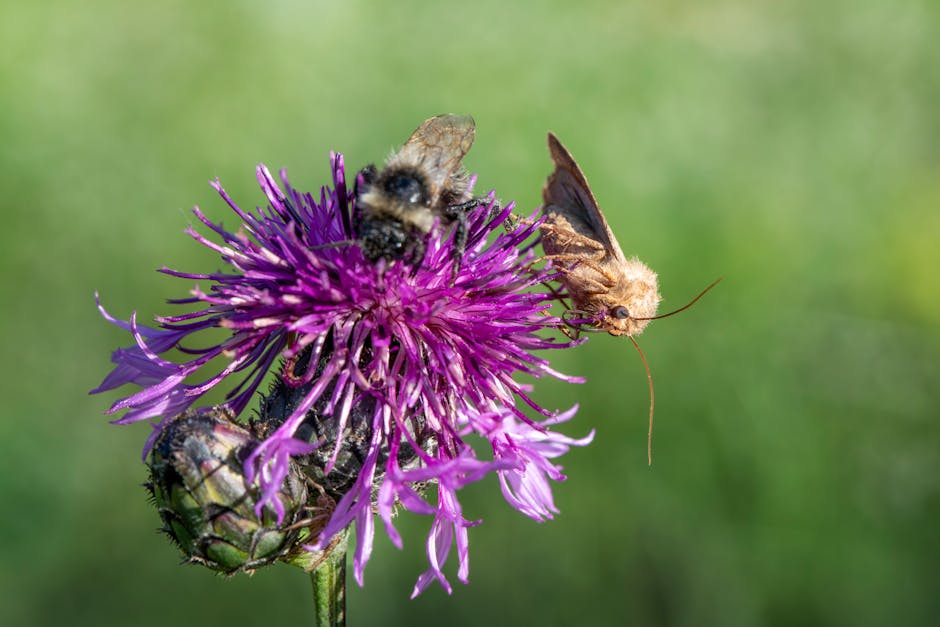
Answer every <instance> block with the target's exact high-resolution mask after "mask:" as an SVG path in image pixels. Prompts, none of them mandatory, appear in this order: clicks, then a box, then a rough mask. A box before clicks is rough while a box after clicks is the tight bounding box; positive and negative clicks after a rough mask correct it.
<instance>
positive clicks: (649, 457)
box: [627, 281, 717, 466]
mask: <svg viewBox="0 0 940 627" xmlns="http://www.w3.org/2000/svg"><path fill="white" fill-rule="evenodd" d="M716 282H717V281H716ZM693 302H694V301H693ZM627 337H628V338H630V341H631V342H633V346H634V348H636V352H638V353H639V354H640V359H642V360H643V367H644V368H646V379H647V380H648V381H649V383H650V426H649V431H648V432H647V434H646V462H647V464H649V465H650V466H652V465H653V407H654V406H655V405H656V395H655V394H653V374H652V373H651V372H650V365H649V364H648V363H647V362H646V355H644V354H643V350H642V349H641V348H640V345H639V344H637V342H636V340H635V339H634V338H633V336H632V335H628V336H627Z"/></svg>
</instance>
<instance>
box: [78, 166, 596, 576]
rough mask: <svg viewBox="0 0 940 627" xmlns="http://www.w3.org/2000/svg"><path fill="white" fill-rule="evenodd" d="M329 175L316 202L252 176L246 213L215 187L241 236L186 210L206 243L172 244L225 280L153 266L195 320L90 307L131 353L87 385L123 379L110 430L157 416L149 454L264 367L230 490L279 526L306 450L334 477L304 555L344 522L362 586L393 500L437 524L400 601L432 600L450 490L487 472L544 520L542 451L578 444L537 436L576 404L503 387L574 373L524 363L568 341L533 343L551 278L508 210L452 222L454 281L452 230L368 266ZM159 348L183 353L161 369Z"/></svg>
mask: <svg viewBox="0 0 940 627" xmlns="http://www.w3.org/2000/svg"><path fill="white" fill-rule="evenodd" d="M331 164H332V173H333V187H332V188H323V189H321V191H320V194H319V197H318V198H317V197H314V196H313V195H311V194H309V193H300V192H298V191H296V190H294V189H293V188H291V187H290V185H289V184H288V182H287V178H286V175H285V174H284V173H283V172H282V173H281V179H282V183H283V186H284V189H285V190H286V192H285V191H282V190H281V189H280V187H279V186H278V184H277V183H276V182H275V180H274V179H273V177H272V176H271V175H270V173H269V172H268V170H267V169H266V168H265V167H264V166H260V167H259V168H258V170H257V174H258V182H259V183H260V185H261V188H262V190H263V191H264V193H265V196H266V197H267V201H268V206H267V207H265V208H263V209H261V208H259V209H256V210H255V211H246V210H243V209H241V208H240V207H239V206H238V205H237V204H236V203H235V202H234V201H233V200H232V199H231V198H230V197H229V196H228V194H226V192H225V190H224V189H223V188H222V186H221V184H220V183H219V182H218V181H215V182H214V183H213V184H212V185H213V187H215V189H216V190H217V191H218V192H219V194H220V195H221V197H222V198H223V199H224V200H225V201H226V202H227V203H228V205H229V206H230V207H231V208H232V210H233V211H235V213H236V214H237V215H238V216H239V218H240V220H241V221H242V225H241V228H240V229H239V230H238V231H237V232H234V233H233V232H229V231H227V230H225V229H223V228H222V227H221V226H220V225H216V224H214V223H212V222H211V221H209V220H208V219H207V218H206V217H205V216H204V215H203V214H202V213H201V212H200V211H199V209H198V208H196V209H195V210H194V213H195V215H196V217H197V219H198V220H199V221H200V222H202V223H203V224H204V225H205V226H206V227H208V228H209V229H210V230H211V231H213V232H214V233H215V236H216V237H215V239H216V240H218V241H213V240H210V239H209V238H207V237H204V236H203V235H201V234H199V233H198V232H197V231H195V230H194V229H192V228H190V229H188V233H189V234H190V235H191V236H192V237H193V238H194V239H195V240H196V241H198V242H199V243H201V244H203V245H204V246H206V247H208V248H210V249H212V250H214V251H215V252H217V253H218V254H219V255H221V257H222V260H223V261H224V262H225V263H226V264H227V265H228V266H229V271H228V272H216V273H210V274H192V273H186V272H180V271H176V270H169V269H166V268H164V269H163V270H162V271H163V272H165V273H167V274H169V275H172V276H175V277H180V278H185V279H194V280H196V281H200V282H203V283H205V284H208V286H209V287H208V289H207V290H203V289H201V288H200V287H198V286H197V287H195V288H193V290H192V291H191V297H190V298H186V299H181V300H176V301H171V302H174V303H180V304H188V305H193V304H196V305H197V310H196V311H194V312H192V313H186V314H181V315H176V316H166V317H159V318H157V322H158V326H157V327H156V328H153V327H148V326H144V325H140V324H138V323H137V321H136V319H135V317H134V316H131V318H130V320H129V321H126V322H125V321H122V320H117V319H115V318H113V317H112V316H110V315H109V314H108V313H107V312H106V311H105V310H104V309H103V308H101V311H102V314H103V315H104V316H105V318H106V319H107V320H109V321H110V322H112V323H114V324H116V325H118V326H120V327H122V328H123V329H125V330H128V331H130V332H131V333H132V335H133V337H134V344H133V345H131V346H129V347H126V348H122V349H119V350H117V351H115V353H114V354H113V357H112V360H113V361H114V362H115V364H116V367H115V368H114V370H113V371H112V372H111V373H110V374H109V375H108V376H107V377H106V378H105V380H104V382H103V383H102V384H101V385H100V386H99V387H98V388H97V389H95V390H94V392H101V391H104V390H109V389H113V388H115V387H118V386H120V385H122V384H125V383H132V384H135V385H137V386H139V387H140V390H139V391H137V392H135V393H133V394H131V395H130V396H127V397H125V398H122V399H120V400H119V401H117V402H116V403H114V405H113V406H112V407H111V409H110V410H109V413H114V412H119V411H122V410H126V413H125V414H124V415H123V416H122V417H121V418H119V419H117V420H115V422H116V423H121V424H123V423H129V422H135V421H139V420H144V419H150V418H153V419H158V420H157V422H156V424H155V427H154V433H153V435H151V437H150V439H149V440H148V443H147V447H146V448H145V454H146V452H147V450H149V448H150V447H151V446H152V443H153V441H154V439H155V438H156V437H158V435H159V434H160V433H161V432H162V430H163V429H164V427H165V426H166V425H167V424H169V423H170V421H172V420H173V418H174V416H176V415H178V414H180V413H183V412H185V411H186V410H187V409H188V408H189V407H190V406H192V405H193V404H194V403H196V402H197V401H198V400H199V398H200V397H202V396H203V395H204V394H205V393H206V392H208V391H209V390H211V389H213V388H215V387H216V386H217V385H220V384H222V383H223V382H225V384H226V385H227V386H231V387H229V391H228V394H227V396H226V399H225V402H224V403H223V404H222V407H223V408H224V409H225V410H227V411H230V412H231V413H232V414H235V415H238V414H240V413H241V412H242V411H243V410H245V409H246V407H247V406H248V404H249V402H250V400H251V399H252V397H253V396H254V395H255V393H256V392H257V390H258V388H259V385H260V384H261V383H262V380H263V379H264V378H265V375H266V374H267V373H268V372H269V371H271V370H272V369H274V367H275V366H277V369H278V370H279V374H278V377H279V379H278V380H277V381H276V383H275V386H274V388H272V390H271V392H270V393H269V394H268V396H267V398H266V400H265V403H264V405H263V406H262V410H261V412H260V418H261V425H260V427H259V431H260V432H261V433H262V436H261V437H263V438H264V439H263V440H262V441H260V443H259V444H258V445H257V446H256V447H255V448H254V449H253V451H252V452H251V453H250V455H248V457H247V458H246V459H245V463H244V469H245V475H246V479H247V480H248V481H249V482H250V483H254V482H257V485H259V487H260V491H261V498H260V500H259V502H258V503H257V505H256V507H257V509H258V511H259V516H260V511H261V509H262V508H267V507H270V508H273V510H274V511H275V513H276V515H277V518H278V520H279V521H280V519H281V518H283V516H284V515H285V512H284V509H283V503H282V499H280V498H278V494H279V491H280V490H281V489H282V484H283V483H284V481H285V478H287V477H288V474H289V469H290V468H291V464H292V460H297V459H306V460H308V461H309V460H311V459H314V460H315V461H316V462H317V463H316V465H317V466H318V468H319V470H318V471H317V472H318V473H319V474H318V475H317V477H318V478H322V477H330V476H335V475H341V476H343V477H346V478H345V479H344V480H343V481H339V482H334V484H333V485H334V487H335V486H341V488H337V489H336V492H335V498H336V501H337V502H336V504H335V510H334V511H333V514H332V517H331V518H330V520H329V522H328V523H327V524H326V526H325V528H324V529H323V530H322V532H321V533H320V535H319V538H318V539H317V540H316V542H315V544H312V545H310V547H309V548H310V549H311V550H319V549H322V548H323V547H325V546H326V545H327V544H328V543H329V542H330V540H331V538H333V536H335V535H336V534H337V533H339V532H340V531H342V530H343V529H345V528H346V527H347V526H348V525H350V523H352V522H355V524H356V534H357V548H356V555H355V560H354V573H355V576H356V578H357V580H358V581H359V583H360V584H361V583H362V576H363V569H364V567H365V564H366V562H367V561H368V558H369V554H370V551H371V547H372V540H373V534H374V521H373V510H375V511H377V513H378V514H379V516H380V517H381V519H382V521H383V523H384V525H385V528H386V531H387V532H388V534H389V536H390V538H391V539H392V541H393V543H395V544H396V546H399V547H400V546H401V538H400V536H399V535H398V533H397V531H396V530H395V527H394V525H393V522H392V518H393V515H394V513H395V510H396V508H397V507H398V506H399V505H400V506H401V507H403V508H404V509H406V510H409V511H412V512H416V513H422V514H430V515H433V516H434V522H433V524H432V529H431V532H430V535H429V538H428V558H429V561H430V569H429V570H428V572H427V573H425V574H424V575H422V576H421V578H419V580H418V583H417V585H416V587H415V593H416V594H417V593H418V592H420V591H421V590H423V589H424V588H425V587H426V586H427V585H428V583H429V582H430V581H432V580H434V579H437V580H438V581H440V582H441V584H442V585H443V586H444V587H445V588H446V589H447V590H448V591H449V590H450V586H449V584H448V582H447V580H446V578H445V577H444V575H443V572H442V566H443V564H444V562H445V561H446V558H447V555H448V553H449V550H450V547H451V545H452V543H453V542H454V541H456V544H457V552H458V561H459V567H458V577H459V579H460V580H461V581H466V579H467V575H468V569H469V562H468V553H467V529H468V527H470V526H473V525H475V524H478V521H472V520H468V519H466V518H465V517H464V515H463V513H462V509H461V506H460V503H459V501H458V499H457V492H458V490H459V489H460V488H461V487H463V486H464V485H466V484H468V483H470V482H473V481H476V480H478V479H480V478H482V477H483V476H485V475H486V474H488V473H490V472H497V473H498V474H499V476H500V481H501V483H502V486H503V493H504V495H505V496H506V499H507V500H508V502H509V503H510V504H511V505H513V506H514V507H515V508H516V509H518V510H519V511H521V512H522V513H524V514H526V515H528V516H531V517H532V518H535V519H536V520H542V519H545V518H550V517H551V515H552V512H554V511H556V510H555V507H554V503H553V501H552V496H551V490H550V489H549V487H548V482H547V479H548V478H551V479H554V480H560V479H563V478H564V477H563V475H561V473H560V471H559V469H558V468H557V467H556V466H554V465H552V464H551V463H550V462H549V461H548V460H549V459H550V458H553V457H555V456H557V455H559V454H561V453H562V452H564V451H565V450H567V447H568V446H570V445H572V444H574V445H583V444H586V443H587V442H588V441H589V439H590V436H589V437H588V438H586V439H584V440H571V439H568V438H566V437H565V436H561V435H559V434H556V433H553V432H551V431H549V430H548V428H547V427H548V426H550V425H551V424H554V423H555V422H560V421H562V420H567V419H568V418H570V417H571V416H572V415H573V410H571V411H569V412H566V413H565V414H563V415H560V416H559V415H556V414H555V412H552V411H549V410H547V409H545V408H543V407H541V406H540V405H539V404H538V403H536V402H535V401H534V400H532V399H531V398H530V397H529V391H530V386H528V385H525V384H523V383H521V382H519V381H518V380H517V376H518V375H519V374H527V375H531V376H534V377H541V376H543V375H551V376H554V377H557V378H560V379H563V380H566V381H572V382H574V381H578V379H576V378H573V377H568V376H564V375H561V374H559V373H557V372H556V371H554V370H553V369H552V368H551V367H550V366H549V364H548V361H547V360H546V359H545V358H544V357H542V356H539V355H536V354H534V353H533V351H538V350H542V349H549V348H560V347H565V346H570V345H571V342H567V341H566V342H556V341H554V340H552V339H550V338H548V337H546V335H545V333H543V331H544V330H546V329H557V328H558V327H560V325H561V324H562V322H561V320H559V319H558V318H557V317H554V316H551V315H549V313H548V309H549V307H550V306H551V301H552V299H553V298H554V297H553V296H551V295H546V294H545V293H543V292H541V291H539V290H538V289H536V288H537V286H539V284H540V283H542V282H544V281H546V280H548V279H549V278H551V274H550V271H548V270H544V269H539V268H534V267H533V261H534V253H533V252H532V245H533V240H534V238H533V234H534V233H535V231H536V229H537V228H538V220H530V221H525V222H524V223H523V224H521V225H516V226H514V227H511V228H510V227H507V228H505V229H503V228H502V227H501V226H500V225H502V224H503V223H504V222H505V221H506V220H507V218H508V217H509V215H510V213H511V211H512V204H509V205H507V206H506V207H504V208H499V207H498V205H497V204H496V203H495V201H494V200H493V198H492V197H490V199H489V202H488V203H486V204H484V205H483V206H480V207H478V208H476V209H474V210H471V211H470V212H469V214H468V216H467V233H468V239H467V243H466V248H465V254H464V257H463V259H462V262H461V263H460V264H459V268H457V269H456V271H455V268H454V255H453V251H454V245H455V243H454V235H453V233H451V232H450V231H449V230H448V229H447V228H445V227H444V226H442V225H440V224H438V225H437V227H436V228H434V229H432V232H431V234H430V235H429V236H428V240H427V242H426V251H425V254H424V256H423V259H421V261H420V263H417V264H411V263H406V262H403V261H400V260H398V261H388V260H385V259H379V260H377V261H370V260H369V259H368V258H367V257H366V256H365V255H363V252H362V250H361V249H360V247H359V246H358V245H357V243H356V238H355V233H354V232H353V231H352V228H351V227H350V224H351V223H352V216H351V212H350V207H351V203H352V201H353V194H352V193H350V192H349V191H348V190H347V187H346V181H345V173H344V168H343V160H342V157H341V156H339V155H334V156H332V158H331ZM99 307H100V305H99ZM218 327H221V328H223V329H226V330H228V331H229V334H228V336H227V337H226V338H225V339H224V340H223V341H222V342H220V343H218V344H213V345H210V346H200V347H196V346H192V345H190V341H191V339H192V338H193V337H202V336H201V335H200V332H202V331H204V330H207V329H213V328H218ZM174 351H178V352H179V353H180V354H182V355H184V356H185V357H186V359H185V360H183V361H180V362H175V361H171V360H169V359H167V354H170V353H174ZM220 362H221V363H222V364H223V365H222V366H221V367H219V366H217V365H214V364H219V363H220ZM206 373H208V374H206ZM230 382H234V383H230ZM520 402H521V403H520ZM520 404H521V405H525V406H527V407H528V412H526V411H523V410H522V409H521V408H520V407H519V405H520ZM530 414H535V415H541V416H545V417H547V418H546V419H541V420H536V419H533V418H531V417H530V416H529V415H530ZM474 433H475V434H477V435H479V436H482V437H483V438H485V439H486V440H488V441H489V442H490V444H491V448H492V451H493V455H492V457H491V458H486V459H484V458H480V457H478V455H477V453H476V452H475V451H474V450H473V449H472V448H471V447H470V446H469V445H468V443H467V441H466V438H467V436H469V435H470V434H474ZM351 443H352V444H351ZM348 457H355V458H356V459H357V462H358V465H357V467H356V468H355V469H354V472H349V469H348V468H339V466H341V465H342V460H343V459H344V458H348ZM308 476H310V473H309V472H308ZM428 483H432V484H436V486H437V491H436V492H437V493H436V502H435V503H430V502H428V500H426V498H425V496H424V494H423V493H422V490H421V489H420V488H421V486H424V485H427V484H428Z"/></svg>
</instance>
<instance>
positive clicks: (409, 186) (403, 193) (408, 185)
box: [379, 169, 429, 205]
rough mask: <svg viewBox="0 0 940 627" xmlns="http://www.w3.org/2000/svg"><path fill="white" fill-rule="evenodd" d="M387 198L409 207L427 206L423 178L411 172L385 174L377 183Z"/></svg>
mask: <svg viewBox="0 0 940 627" xmlns="http://www.w3.org/2000/svg"><path fill="white" fill-rule="evenodd" d="M379 184H380V185H381V187H382V191H384V192H385V193H386V194H388V195H389V196H391V197H393V198H395V199H397V200H400V201H401V202H403V203H408V204H410V205H427V204H428V201H429V194H428V187H427V184H426V183H425V181H424V177H423V176H422V175H421V174H420V173H419V172H416V171H412V170H397V169H396V170H394V171H391V172H385V173H384V176H383V177H382V180H381V181H380V183H379Z"/></svg>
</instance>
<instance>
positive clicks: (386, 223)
mask: <svg viewBox="0 0 940 627" xmlns="http://www.w3.org/2000/svg"><path fill="white" fill-rule="evenodd" d="M475 135H476V129H475V126H474V123H473V118H471V117H470V116H468V115H439V116H436V117H433V118H430V119H428V120H425V121H424V122H423V123H422V124H421V126H419V127H418V128H417V129H416V130H415V132H414V133H412V135H411V137H409V138H408V141H406V142H405V144H404V145H403V146H402V147H401V149H400V150H399V151H398V152H396V153H395V154H393V155H392V156H391V157H389V159H388V161H387V162H386V163H385V167H383V168H382V169H381V170H377V169H376V167H375V166H374V165H370V166H367V167H365V168H364V169H363V170H362V171H361V172H360V173H359V177H358V179H357V188H356V194H355V196H356V199H355V206H354V210H353V230H354V232H355V235H356V238H357V243H358V244H359V246H360V247H361V248H362V251H363V253H364V254H365V256H366V257H367V258H369V259H370V260H372V261H376V260H378V259H380V258H384V259H389V260H394V259H401V260H403V261H405V262H406V263H410V264H413V265H415V266H419V265H420V264H421V261H422V260H423V259H424V254H425V250H426V240H427V236H428V234H429V233H430V232H431V228H432V227H433V225H434V221H435V219H439V221H440V224H441V225H443V226H449V225H454V276H456V274H457V272H458V270H459V269H460V264H461V261H462V259H463V255H464V252H465V249H466V245H467V212H468V211H469V210H470V209H473V208H475V207H478V206H480V205H482V204H484V203H485V201H484V200H483V199H480V198H471V197H470V193H469V176H468V174H467V171H466V170H465V169H464V168H463V166H462V164H461V162H462V161H463V158H464V156H465V155H466V154H467V152H468V151H469V150H470V147H471V146H472V145H473V140H474V137H475Z"/></svg>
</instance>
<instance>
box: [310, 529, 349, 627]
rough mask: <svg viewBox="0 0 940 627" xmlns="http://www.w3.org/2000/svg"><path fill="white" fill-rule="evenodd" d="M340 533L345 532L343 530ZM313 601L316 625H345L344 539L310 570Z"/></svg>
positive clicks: (343, 626)
mask: <svg viewBox="0 0 940 627" xmlns="http://www.w3.org/2000/svg"><path fill="white" fill-rule="evenodd" d="M342 533H344V534H345V533H346V532H345V531H343V532H342ZM310 581H311V583H312V584H313V602H314V605H315V606H316V621H315V623H314V624H315V625H316V627H345V625H346V541H345V538H343V540H342V541H341V542H340V543H339V544H338V545H337V546H336V547H335V548H334V549H333V550H331V551H329V554H328V556H327V557H326V559H324V560H323V562H321V563H320V565H319V566H317V567H316V569H314V570H312V571H311V572H310Z"/></svg>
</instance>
